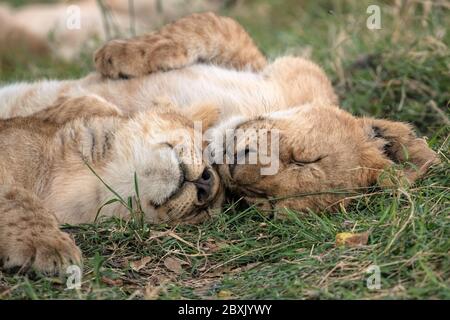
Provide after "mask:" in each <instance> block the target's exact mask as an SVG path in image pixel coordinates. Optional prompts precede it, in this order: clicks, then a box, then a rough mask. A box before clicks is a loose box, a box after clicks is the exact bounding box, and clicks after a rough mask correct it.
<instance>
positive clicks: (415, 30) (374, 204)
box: [0, 0, 450, 299]
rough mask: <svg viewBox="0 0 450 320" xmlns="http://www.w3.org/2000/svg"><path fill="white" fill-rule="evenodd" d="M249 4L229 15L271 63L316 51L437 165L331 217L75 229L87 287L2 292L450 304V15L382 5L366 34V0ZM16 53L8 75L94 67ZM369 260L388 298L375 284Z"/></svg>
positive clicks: (235, 217)
mask: <svg viewBox="0 0 450 320" xmlns="http://www.w3.org/2000/svg"><path fill="white" fill-rule="evenodd" d="M241 3H242V4H239V5H238V6H237V7H234V8H232V9H229V10H228V11H227V12H226V13H227V14H230V15H231V16H233V17H236V18H237V19H238V20H239V21H241V22H242V23H243V24H244V25H245V26H246V27H247V28H248V29H249V30H250V33H251V34H252V36H253V37H254V38H255V39H256V42H257V43H258V44H259V45H260V46H261V47H262V49H263V50H264V51H265V52H266V53H267V54H268V55H269V56H270V57H276V56H277V55H279V54H284V53H295V54H305V55H309V56H310V57H311V58H312V59H313V60H315V61H317V62H318V63H320V64H321V65H322V66H324V68H325V69H326V71H327V73H328V74H329V75H330V76H331V78H332V79H333V82H334V85H335V87H336V89H337V91H338V93H339V95H340V97H341V105H342V107H343V108H345V109H347V110H350V111H351V112H353V113H354V114H358V115H371V116H376V117H386V118H390V119H396V120H402V121H408V122H411V123H412V124H413V125H414V126H415V127H416V128H417V130H418V132H419V133H420V134H421V135H427V136H428V139H429V140H428V141H429V144H430V146H431V147H432V148H433V149H434V150H436V151H438V152H439V154H440V157H441V160H442V164H441V165H439V166H437V167H434V168H433V169H432V170H431V171H430V172H429V174H428V175H427V176H426V177H425V178H424V179H422V180H421V181H419V182H418V183H417V184H416V185H414V186H412V187H410V188H408V189H395V190H373V192H372V193H370V194H366V195H362V196H360V197H358V198H357V199H355V202H354V203H353V204H352V205H351V206H350V207H348V208H347V209H346V210H344V209H342V210H341V211H340V212H335V213H334V214H322V213H320V212H317V213H309V214H301V215H300V214H296V213H291V214H290V215H289V217H288V218H287V219H286V220H283V221H280V220H271V219H268V218H267V217H265V216H264V215H262V214H260V213H259V212H258V211H256V210H255V209H251V208H250V209H246V208H244V207H242V206H241V205H240V203H235V204H230V205H229V207H228V209H227V210H225V212H224V213H223V214H221V215H220V216H219V217H218V218H217V219H216V220H214V221H211V222H209V223H206V224H203V225H201V226H177V227H168V226H147V225H144V226H142V225H140V224H136V223H134V222H133V221H131V222H125V221H121V220H118V219H110V220H107V221H102V222H101V223H98V224H92V225H82V226H77V227H72V226H66V231H68V232H70V233H72V234H73V235H74V236H75V238H76V240H77V243H78V244H79V245H80V247H81V248H82V250H83V254H84V259H85V260H84V261H85V268H84V274H83V284H82V287H81V289H80V290H78V291H77V290H65V285H64V281H61V280H60V279H57V278H47V277H42V276H36V277H29V278H27V277H23V276H18V275H11V274H4V273H0V298H3V299H21V298H25V299H35V298H40V299H42V298H74V299H130V298H131V299H141V298H162V299H174V298H229V297H232V298H248V299H267V298H273V299H281V298H289V299H330V298H331V299H390V298H395V299H404V298H413V299H425V298H427V299H434V298H438V299H450V283H449V278H450V258H449V257H450V256H449V252H450V241H449V237H450V228H449V222H450V221H449V218H450V166H449V156H450V152H449V135H450V126H449V120H448V117H449V99H450V92H449V88H450V49H449V48H448V46H449V44H450V41H449V40H450V34H449V30H447V29H448V26H449V25H450V12H449V10H448V9H445V8H444V7H438V6H436V7H434V8H432V9H431V10H430V11H427V10H424V7H423V6H422V5H421V3H420V2H418V3H416V4H411V5H410V6H404V7H402V8H394V7H393V6H392V4H391V2H388V1H385V2H381V3H380V2H378V3H379V4H380V6H381V8H382V9H381V12H382V29H381V30H373V31H371V30H368V29H367V28H366V27H365V20H366V18H367V14H366V8H367V5H368V4H369V2H366V3H364V1H356V0H355V1H350V0H348V1H326V0H324V1H310V2H306V1H298V0H287V1H281V0H272V1H268V0H267V1H256V0H252V1H245V3H244V1H242V2H241ZM374 3H377V2H375V1H370V4H374ZM436 3H438V2H436ZM6 59H9V60H6ZM15 59H16V60H15ZM17 59H18V57H14V58H11V57H9V58H5V57H4V58H0V65H1V66H2V68H1V70H2V73H1V74H0V81H4V82H6V81H16V80H18V79H24V80H30V79H37V78H40V77H43V76H50V77H56V78H67V77H71V78H73V77H78V76H80V75H81V74H83V73H84V72H87V71H88V70H90V69H91V68H92V66H91V64H90V59H87V58H86V57H85V58H83V59H80V61H78V62H76V63H73V64H70V65H68V64H65V63H61V62H58V61H52V60H49V59H42V60H39V61H35V60H33V59H28V60H27V61H25V62H21V63H16V62H17ZM349 231H354V232H364V231H370V236H369V242H368V244H367V245H365V246H363V247H359V248H342V247H336V246H335V237H336V234H337V233H339V232H349ZM146 257H148V258H149V259H147V261H146V263H142V265H141V268H140V269H139V268H136V267H135V268H134V269H133V267H132V266H133V262H136V261H140V260H142V259H143V258H146ZM172 258H174V259H176V260H173V259H172ZM373 264H375V265H378V266H379V267H380V270H381V288H380V289H379V290H369V289H368V288H367V287H366V279H367V277H368V276H369V274H366V270H367V268H368V266H370V265H373ZM136 269H139V270H136Z"/></svg>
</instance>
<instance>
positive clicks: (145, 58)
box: [94, 35, 187, 79]
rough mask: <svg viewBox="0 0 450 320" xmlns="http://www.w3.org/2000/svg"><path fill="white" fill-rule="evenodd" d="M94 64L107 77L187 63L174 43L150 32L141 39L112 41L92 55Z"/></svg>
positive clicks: (143, 73) (129, 74)
mask: <svg viewBox="0 0 450 320" xmlns="http://www.w3.org/2000/svg"><path fill="white" fill-rule="evenodd" d="M94 62H95V67H96V69H97V71H98V72H99V73H101V74H102V75H103V76H105V77H107V78H113V79H118V78H121V79H128V78H133V77H139V76H144V75H147V74H150V73H152V72H156V71H166V70H170V69H176V68H180V67H182V66H184V65H186V64H187V52H186V50H185V49H184V48H183V47H182V46H179V45H177V44H176V43H175V42H173V41H171V40H168V39H165V38H164V37H161V36H158V35H154V36H149V37H146V38H145V40H139V39H130V40H112V41H110V42H108V43H107V44H106V45H104V46H103V47H102V48H101V49H99V50H98V51H97V52H96V53H95V56H94Z"/></svg>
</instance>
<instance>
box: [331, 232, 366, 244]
mask: <svg viewBox="0 0 450 320" xmlns="http://www.w3.org/2000/svg"><path fill="white" fill-rule="evenodd" d="M368 240H369V232H362V233H353V232H342V233H338V234H337V235H336V246H348V247H357V246H363V245H366V244H367V241H368Z"/></svg>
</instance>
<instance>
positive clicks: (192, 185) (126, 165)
mask: <svg viewBox="0 0 450 320" xmlns="http://www.w3.org/2000/svg"><path fill="white" fill-rule="evenodd" d="M193 112H194V114H193V113H190V114H189V115H186V114H182V113H181V112H180V111H177V110H176V109H175V108H173V107H172V106H170V105H168V104H163V105H161V104H159V105H158V106H155V107H154V108H152V110H151V111H148V112H142V113H139V114H137V115H135V116H134V117H132V118H131V119H127V120H124V122H123V124H122V125H121V126H120V127H119V128H118V129H117V130H116V131H115V133H114V142H113V147H112V148H111V157H110V159H111V161H109V162H107V163H106V165H105V166H104V168H103V169H102V170H101V172H100V174H102V175H103V176H104V177H107V179H108V183H109V184H110V185H111V188H113V189H114V191H115V192H117V193H118V194H119V195H125V196H127V197H128V196H132V197H133V199H134V202H135V205H136V206H138V205H140V206H141V207H142V210H143V212H144V213H145V218H146V220H147V221H148V222H150V223H178V222H182V223H197V222H201V221H203V220H205V219H207V218H209V217H210V216H211V215H213V214H214V213H215V212H216V211H217V210H218V209H219V208H220V206H221V204H222V202H223V198H224V197H223V187H222V185H221V183H220V179H219V176H218V174H217V172H216V170H215V169H213V168H212V166H211V165H210V164H209V163H208V162H207V161H205V160H204V159H203V157H202V152H201V150H202V148H203V145H202V144H203V142H202V136H201V132H196V131H195V130H194V125H193V123H194V121H202V120H204V121H203V123H204V124H205V125H207V123H206V122H207V120H205V119H202V117H204V116H205V114H204V113H203V112H202V110H201V109H198V110H195V111H193ZM210 116H211V115H210V114H209V115H208V117H210ZM134 172H135V175H136V179H134V178H133V173H134ZM136 184H137V185H138V186H137V188H136ZM136 189H137V190H136ZM136 191H139V195H136ZM137 196H139V199H137ZM115 209H116V210H117V209H118V208H117V207H116V208H115ZM121 210H122V211H123V208H122V209H121Z"/></svg>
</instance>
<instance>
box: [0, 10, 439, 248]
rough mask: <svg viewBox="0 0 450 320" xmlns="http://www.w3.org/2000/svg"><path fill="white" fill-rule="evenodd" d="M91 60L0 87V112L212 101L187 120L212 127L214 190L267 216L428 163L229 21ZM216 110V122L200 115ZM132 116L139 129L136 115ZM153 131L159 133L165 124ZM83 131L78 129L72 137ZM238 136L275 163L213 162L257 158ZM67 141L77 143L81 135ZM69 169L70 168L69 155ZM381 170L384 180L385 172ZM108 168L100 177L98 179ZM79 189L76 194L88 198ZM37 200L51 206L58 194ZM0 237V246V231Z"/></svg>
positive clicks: (384, 124) (336, 198)
mask: <svg viewBox="0 0 450 320" xmlns="http://www.w3.org/2000/svg"><path fill="white" fill-rule="evenodd" d="M95 65H96V68H97V71H98V73H96V74H92V75H89V76H87V77H86V78H83V79H80V80H67V81H41V82H37V83H19V84H12V85H10V86H7V87H4V88H3V89H0V117H3V118H11V117H18V116H29V115H32V114H37V115H39V114H40V112H41V111H42V110H44V109H45V108H47V107H48V106H49V105H53V104H55V102H56V101H57V100H58V99H59V98H60V97H61V96H68V97H74V98H76V97H82V96H84V95H96V96H98V97H101V98H102V99H105V100H106V101H108V103H111V104H112V105H113V107H116V108H117V109H118V110H120V112H121V113H122V114H123V116H124V117H131V118H132V119H134V117H135V114H136V113H138V112H141V111H143V110H153V109H154V106H152V104H151V103H149V101H152V100H154V99H155V97H168V98H169V99H170V100H171V102H172V104H173V105H175V106H178V107H179V109H180V110H181V111H182V112H184V113H187V114H189V112H190V110H191V109H190V107H189V106H195V105H199V104H205V105H209V106H214V107H213V108H205V109H203V110H200V111H198V110H197V111H196V112H194V113H196V114H197V115H200V114H201V115H202V117H203V118H207V119H210V120H208V122H211V121H212V122H213V124H212V128H211V129H210V130H208V132H207V134H206V133H205V137H207V138H208V139H207V140H208V149H209V150H210V151H211V158H212V159H213V160H214V161H216V165H215V166H216V168H217V170H218V172H219V174H220V177H221V180H222V181H223V183H224V184H225V187H226V188H227V189H228V190H229V191H230V192H231V193H234V194H237V195H239V196H242V197H243V198H244V199H245V200H246V201H247V202H248V203H249V204H255V205H258V206H260V207H261V208H262V209H266V210H269V211H272V210H275V211H277V212H279V211H283V210H284V208H290V209H294V210H298V211H302V210H307V209H312V210H327V209H333V208H335V207H336V206H337V205H338V204H344V205H345V204H346V203H348V201H349V200H348V199H347V197H348V193H349V192H354V191H358V190H360V189H364V188H367V187H370V186H373V185H376V184H377V183H379V184H381V185H389V184H392V183H396V180H405V181H407V182H413V181H414V180H415V179H416V178H417V177H418V176H420V175H421V174H422V173H424V172H425V170H426V169H427V168H428V167H429V166H430V165H431V164H432V163H435V162H437V161H438V160H437V156H436V154H435V153H434V152H433V151H432V150H431V149H430V148H429V147H428V146H427V144H426V142H425V140H423V139H419V138H417V137H416V136H415V134H414V132H413V130H412V128H411V127H410V126H409V125H407V124H404V123H400V122H392V121H388V120H377V119H371V118H357V117H354V116H352V115H351V114H349V113H348V112H346V111H344V110H342V109H339V108H338V106H337V103H338V101H337V97H336V95H335V93H334V90H333V88H332V86H331V84H330V81H329V80H328V78H327V77H326V75H325V74H324V72H323V71H322V70H321V69H320V67H318V66H317V65H315V64H314V63H312V62H311V61H307V60H305V59H302V58H296V57H281V58H278V59H276V60H275V61H274V62H273V63H270V64H269V63H267V61H266V59H265V57H264V56H263V55H262V54H261V53H260V51H259V50H258V48H257V47H256V46H255V45H254V43H253V41H252V40H251V38H250V37H249V35H248V34H247V33H246V32H245V30H244V29H243V28H242V27H241V26H240V25H239V24H238V23H237V22H235V21H234V20H232V19H230V18H226V17H219V16H217V15H215V14H213V13H203V14H194V15H191V16H188V17H185V18H182V19H180V20H178V21H176V22H174V23H172V24H170V25H167V26H165V27H164V28H162V29H161V30H160V31H159V32H155V33H151V34H149V35H145V36H141V37H136V38H132V39H128V40H114V41H111V42H109V43H107V44H106V45H105V46H104V47H103V48H101V49H100V50H99V51H98V52H97V53H96V55H95ZM92 105H94V104H92ZM217 110H218V112H219V115H218V116H217V117H216V116H211V114H214V113H216V112H217ZM87 113H88V111H87ZM61 114H62V111H61ZM202 117H200V118H202ZM62 118H63V119H64V116H62ZM96 119H97V118H94V119H93V120H90V119H88V120H84V122H83V121H81V122H80V121H79V120H78V121H75V122H74V123H72V124H71V125H69V127H70V126H73V125H74V124H76V125H80V126H84V125H85V124H84V123H86V121H87V123H90V121H98V120H96ZM139 119H140V120H139V121H141V123H142V126H144V123H145V121H146V120H145V118H142V117H140V118H139ZM103 121H112V122H114V123H115V121H118V120H114V121H113V120H103ZM120 121H121V122H123V123H124V125H125V127H126V128H127V129H126V130H124V131H123V132H124V134H123V135H120V139H121V140H120V141H122V145H123V146H126V145H130V141H129V140H128V141H127V139H130V140H133V139H141V141H142V137H141V135H142V132H141V131H139V130H134V131H133V130H131V127H130V125H129V123H130V122H129V121H130V120H120ZM131 121H132V122H131V123H133V121H136V120H131ZM127 123H128V125H127ZM150 123H152V122H150ZM208 126H209V125H208ZM208 126H207V127H208ZM65 128H66V129H64V130H69V131H70V129H67V127H65ZM77 130H78V129H77ZM164 130H166V131H165V132H167V133H168V131H167V130H170V129H169V128H168V127H166V128H165V129H164ZM84 131H85V129H83V127H82V129H81V130H80V132H84ZM242 131H244V132H254V131H266V132H269V133H271V132H275V131H276V132H277V134H278V140H270V141H268V145H269V146H270V147H271V146H273V145H276V146H277V151H276V152H275V151H274V153H276V157H275V158H274V157H271V159H272V160H276V162H277V164H276V172H273V173H272V174H263V173H262V172H263V170H262V169H265V168H268V167H270V166H272V165H273V163H271V162H269V163H268V162H266V161H262V160H261V159H260V158H258V157H256V160H257V161H256V162H254V163H252V164H249V163H246V162H245V161H244V162H242V161H220V160H221V159H223V158H228V157H225V155H224V154H226V155H227V156H228V153H229V152H231V159H232V160H233V159H234V160H236V159H241V160H242V158H244V159H248V158H250V157H252V156H253V153H255V152H256V151H255V150H254V148H253V147H254V146H255V143H254V141H252V139H253V138H252V137H251V136H245V135H244V138H242V136H241V138H242V139H240V140H239V138H237V139H231V141H230V140H229V139H226V136H227V135H228V134H230V132H231V133H237V132H242ZM64 132H65V131H64ZM77 132H78V131H77ZM44 140H45V139H44ZM236 140H237V141H236ZM72 141H73V143H78V144H79V143H85V142H83V141H84V140H83V138H82V137H79V138H75V139H73V140H72ZM55 143H57V144H58V143H59V142H55ZM259 143H260V142H259V141H257V143H256V146H259ZM271 150H274V149H271ZM136 152H138V150H137V149H136ZM130 156H131V154H130ZM218 160H219V161H218ZM8 161H10V160H8ZM397 164H398V165H402V166H397ZM77 165H78V166H80V165H81V162H80V161H79V160H78V164H77ZM152 165H153V164H152ZM391 168H392V170H390V171H392V172H391V174H390V175H386V174H384V171H385V170H386V169H391ZM117 169H118V170H119V169H120V167H118V168H117ZM394 169H395V170H394ZM64 170H68V171H67V172H69V173H65V171H64V172H61V173H60V174H61V176H66V177H67V176H68V175H70V176H71V179H74V178H73V173H70V172H71V171H70V168H68V167H66V168H64ZM202 170H204V169H203V167H202ZM200 171H201V170H199V171H198V172H200ZM84 172H86V171H84ZM6 173H7V172H5V173H2V175H3V174H6ZM117 173H118V171H116V172H114V171H110V172H109V175H108V177H109V179H114V178H115V177H116V175H117ZM67 179H68V178H67ZM85 179H88V181H90V179H93V177H87V176H82V177H79V180H78V182H79V183H80V184H82V185H78V186H75V187H74V189H75V190H74V189H71V194H72V195H73V194H74V193H77V192H78V191H79V190H78V189H79V188H85V183H84V181H85ZM68 180H69V181H70V179H68ZM214 180H215V179H214ZM64 181H66V180H65V179H64V178H61V179H58V181H57V183H56V184H54V185H53V187H54V188H58V187H57V186H58V185H61V184H63V185H64V183H63V182H64ZM119 181H120V179H119ZM141 183H142V182H141ZM166 183H167V184H168V185H170V183H169V181H165V182H164V183H159V184H158V186H159V187H161V188H167V185H166ZM83 191H85V196H86V197H92V196H94V195H95V194H96V193H95V192H92V191H91V190H83ZM47 197H50V198H51V199H52V200H53V201H55V200H56V199H57V197H59V196H57V197H55V196H54V197H53V198H52V197H51V194H50V196H48V195H47ZM77 199H82V197H79V196H77ZM83 205H84V204H83ZM77 206H78V207H81V208H83V209H85V212H86V213H85V214H86V215H88V214H89V212H91V211H89V210H91V209H92V210H93V211H95V210H94V208H84V207H83V206H82V204H81V203H78V204H77ZM53 209H55V208H53ZM56 209H57V208H56ZM73 209H74V210H73V211H70V212H69V213H68V214H67V215H66V216H65V217H66V219H73V217H74V216H75V215H77V214H78V213H77V209H78V208H73ZM56 211H58V210H56ZM0 215H3V216H6V213H3V212H0ZM1 219H4V218H1ZM69 221H73V220H69ZM15 223H16V222H13V224H15ZM0 225H4V222H1V224H0ZM55 228H56V227H55ZM0 230H3V229H0ZM0 232H1V235H0V237H1V238H0V243H2V242H5V240H1V239H5V238H4V237H5V235H4V234H5V232H4V231H0Z"/></svg>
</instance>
